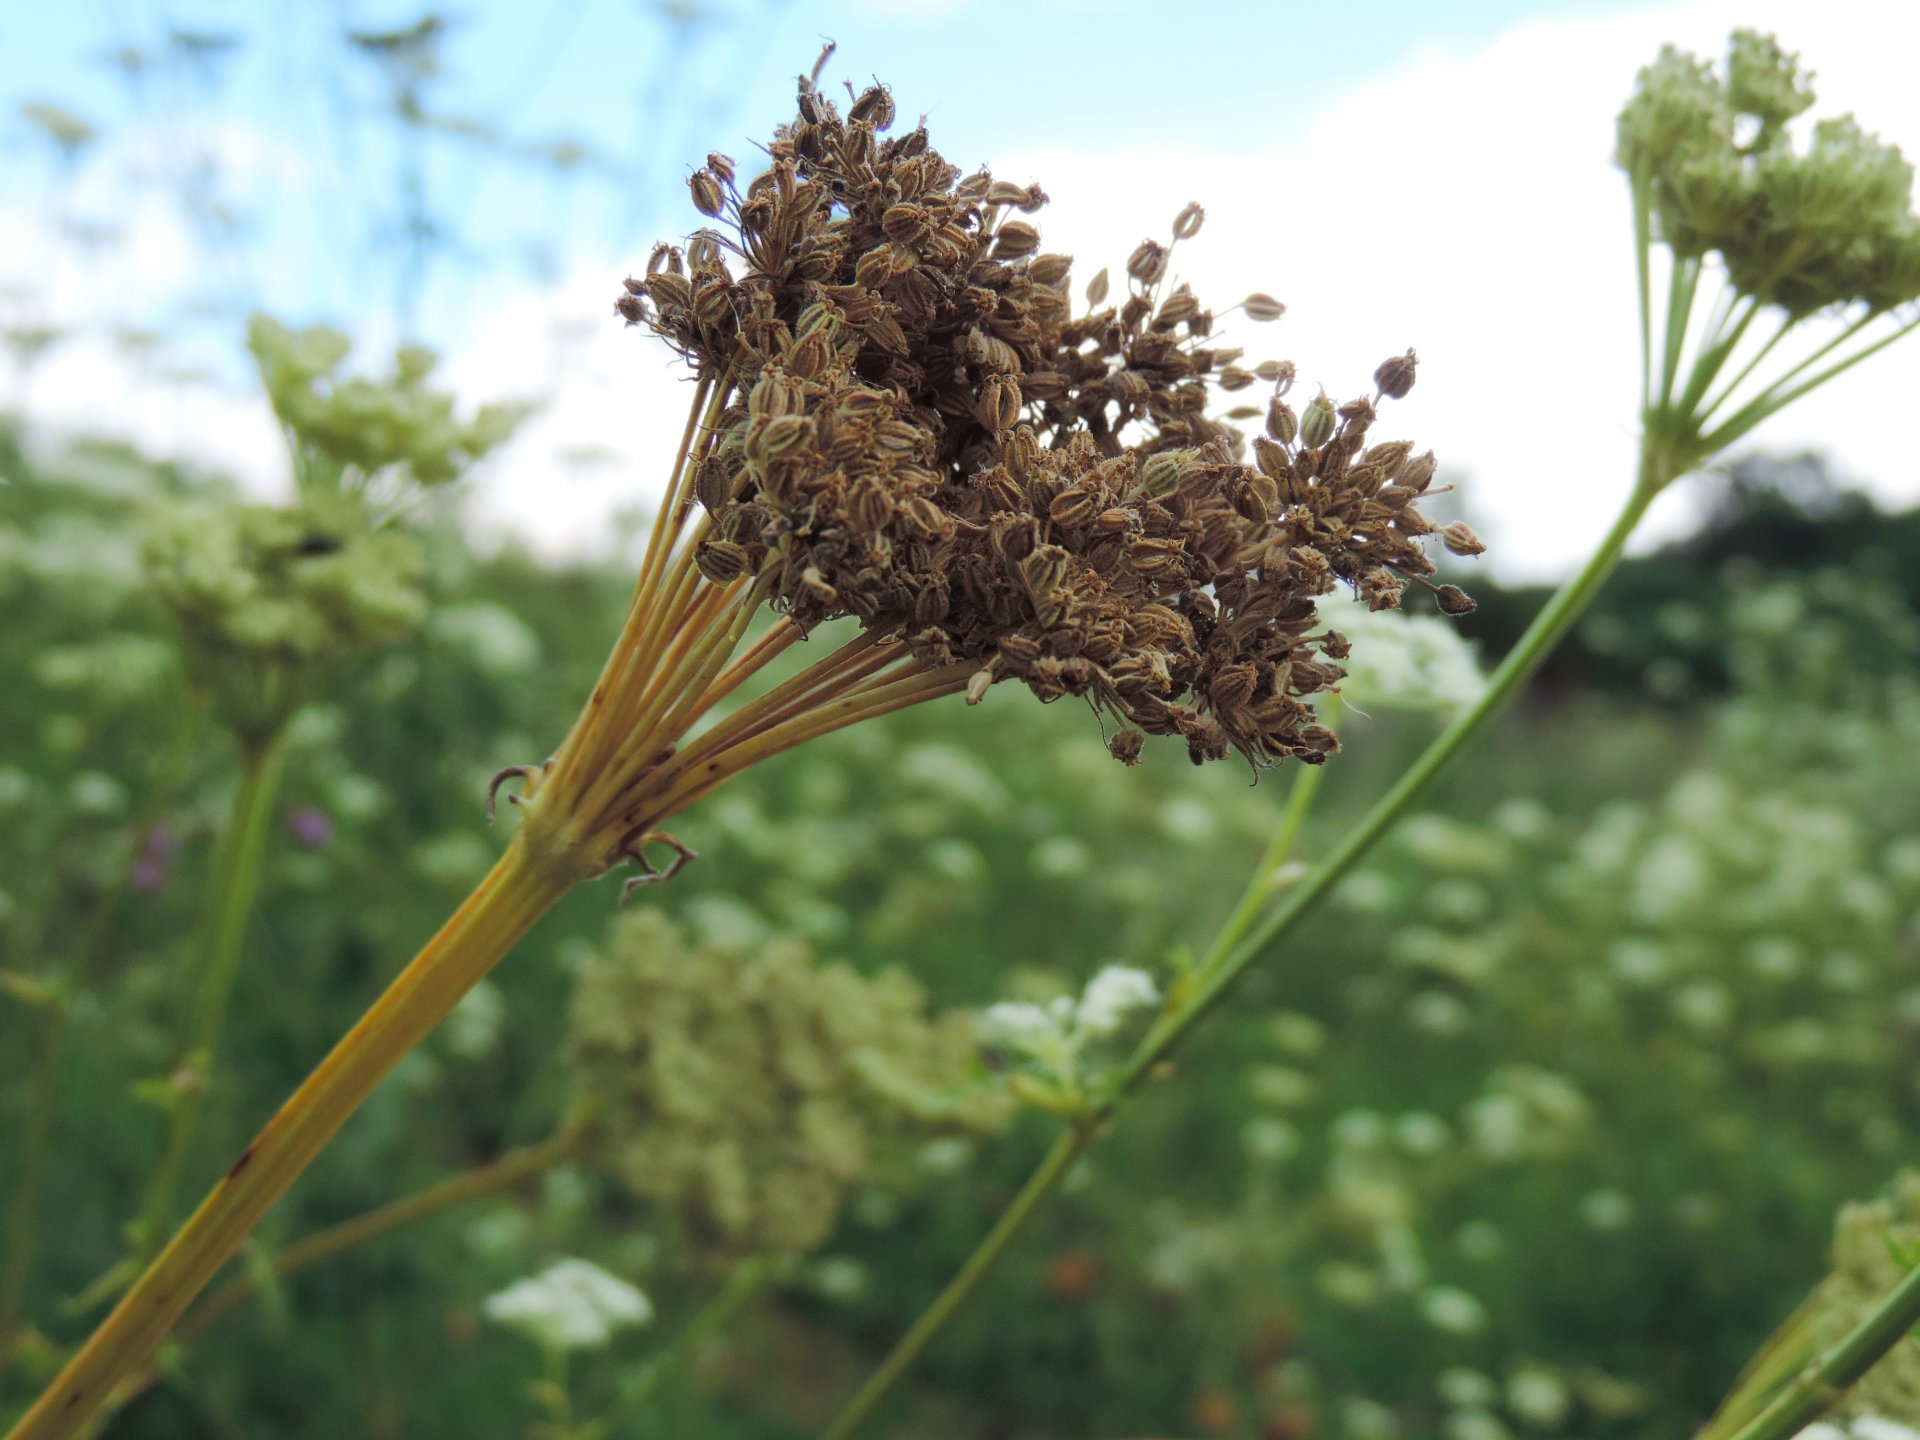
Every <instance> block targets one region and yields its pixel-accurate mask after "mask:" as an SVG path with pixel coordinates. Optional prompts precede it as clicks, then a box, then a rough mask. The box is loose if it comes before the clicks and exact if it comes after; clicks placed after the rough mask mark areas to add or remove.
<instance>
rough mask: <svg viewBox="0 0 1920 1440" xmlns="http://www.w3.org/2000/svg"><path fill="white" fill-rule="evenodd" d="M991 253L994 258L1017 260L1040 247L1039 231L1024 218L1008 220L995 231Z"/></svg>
mask: <svg viewBox="0 0 1920 1440" xmlns="http://www.w3.org/2000/svg"><path fill="white" fill-rule="evenodd" d="M995 233H996V234H997V235H998V237H999V238H998V239H997V240H995V241H994V245H993V255H994V258H995V259H996V260H1018V259H1019V258H1020V257H1021V256H1023V255H1031V254H1033V252H1034V251H1036V250H1038V249H1039V248H1040V232H1039V231H1038V230H1036V229H1034V228H1033V226H1031V225H1029V224H1027V222H1026V221H1024V220H1009V221H1007V222H1006V224H1004V225H1002V226H1001V227H1000V228H999V230H998V231H996V232H995Z"/></svg>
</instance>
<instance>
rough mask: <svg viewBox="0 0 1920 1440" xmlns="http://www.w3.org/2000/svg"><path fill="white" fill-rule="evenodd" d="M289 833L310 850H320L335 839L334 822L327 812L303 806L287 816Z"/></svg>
mask: <svg viewBox="0 0 1920 1440" xmlns="http://www.w3.org/2000/svg"><path fill="white" fill-rule="evenodd" d="M287 831H288V833H289V834H291V835H292V836H293V838H294V839H295V840H297V841H299V843H300V844H302V845H304V846H306V847H307V848H308V849H309V850H318V849H321V848H322V847H323V846H325V845H326V843H327V842H328V841H329V840H331V839H332V838H333V821H331V820H329V819H328V818H327V815H326V812H325V811H323V810H318V809H315V808H314V807H313V806H311V805H302V806H301V807H300V808H299V809H297V810H295V811H294V812H293V813H292V814H291V815H289V816H287Z"/></svg>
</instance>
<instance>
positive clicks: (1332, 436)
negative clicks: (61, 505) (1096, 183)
mask: <svg viewBox="0 0 1920 1440" xmlns="http://www.w3.org/2000/svg"><path fill="white" fill-rule="evenodd" d="M816 73H817V72H816ZM893 118H894V103H893V100H892V97H891V96H890V95H889V94H888V92H887V91H886V90H885V89H884V88H882V87H880V86H875V87H873V88H871V89H869V90H867V91H866V92H865V93H863V94H861V95H859V96H858V97H857V98H854V99H853V100H852V102H851V104H850V106H849V108H848V111H847V114H846V116H845V117H844V118H842V116H841V114H840V113H839V111H838V110H837V109H836V107H835V106H834V105H833V104H832V103H831V102H830V101H829V100H828V99H827V98H826V97H825V96H824V95H823V94H821V93H820V92H819V91H818V90H817V89H816V88H815V85H814V81H813V80H812V79H811V78H804V77H803V79H802V80H801V83H800V91H799V114H798V117H797V118H796V119H795V120H794V121H793V122H792V123H790V124H788V125H786V126H784V127H782V128H781V130H780V131H779V132H778V134H777V135H776V137H775V139H774V142H773V144H772V146H771V147H770V150H769V154H770V157H771V163H770V164H769V166H768V167H767V169H766V170H765V171H763V172H762V173H761V174H760V175H758V176H756V177H755V178H754V179H752V180H751V181H750V182H748V183H747V184H746V185H745V187H744V189H742V188H740V187H739V185H738V184H737V183H736V172H735V167H734V165H733V162H732V161H730V160H728V159H727V158H726V157H724V156H721V155H713V156H709V157H708V162H707V164H706V166H705V167H704V168H702V169H701V170H699V171H698V172H697V173H695V175H694V176H693V177H692V181H691V185H692V191H693V198H694V202H695V204H696V206H697V207H698V208H699V209H700V210H701V211H702V212H703V213H705V214H707V215H708V216H710V217H712V218H714V219H715V220H716V221H718V222H720V224H721V226H723V227H724V228H721V229H707V230H702V231H700V232H698V233H696V234H695V235H694V236H693V237H692V239H691V241H690V242H689V244H688V245H687V246H686V248H685V250H684V251H682V250H679V249H674V248H670V247H665V246H663V247H660V248H659V249H658V250H656V252H655V254H654V257H653V260H652V262H651V264H650V265H649V268H648V273H647V274H646V275H645V276H644V277H642V278H638V279H633V280H629V281H628V282H627V293H626V294H624V295H623V296H622V297H621V298H620V301H619V304H618V307H617V308H618V309H619V311H620V313H621V314H623V315H624V316H625V317H626V318H627V319H628V320H629V322H631V323H635V324H645V325H648V326H650V327H651V328H652V329H654V330H655V331H656V332H657V333H659V334H660V335H662V336H663V337H665V338H666V339H668V340H669V341H670V342H671V343H672V344H674V345H675V346H676V347H677V348H678V349H679V350H680V351H681V352H682V354H683V355H684V356H685V357H686V359H687V360H688V361H689V362H690V364H691V365H692V366H693V368H694V370H695V373H696V375H698V376H700V377H701V378H703V379H706V380H709V381H711V382H713V383H714V384H715V385H716V386H717V387H718V390H719V393H721V394H723V395H725V396H726V401H727V403H726V404H725V405H724V407H723V408H722V410H721V411H720V413H719V415H718V421H717V433H716V435H715V436H714V440H713V443H712V444H711V445H710V446H709V447H708V448H707V450H706V452H705V453H704V454H702V455H700V456H698V457H697V458H696V460H695V461H694V462H693V463H694V465H695V466H696V469H695V472H694V475H693V478H692V484H691V486H690V492H691V495H692V496H693V497H694V498H696V499H697V500H698V502H699V504H700V505H701V506H702V507H704V510H705V512H706V517H707V518H706V524H705V526H704V528H703V530H702V531H701V532H699V533H698V536H697V539H696V542H695V543H696V544H697V551H696V556H697V560H698V564H699V566H700V569H701V571H702V572H703V573H704V575H705V576H706V577H707V578H708V579H709V580H710V581H713V582H715V583H727V582H731V581H734V580H736V579H738V578H740V577H742V576H746V577H751V578H752V579H753V580H754V582H755V583H756V585H757V586H758V587H759V588H758V590H757V593H758V594H760V595H764V596H765V598H767V599H768V600H769V601H770V603H771V604H772V605H773V606H774V607H775V608H776V609H778V610H781V611H783V612H785V613H787V614H789V615H790V616H792V617H793V619H794V620H795V622H796V623H798V624H799V625H801V626H802V627H803V628H811V627H813V626H815V625H818V624H820V623H822V622H824V621H827V620H832V619H836V618H840V617H843V616H849V615H851V616H856V617H858V618H859V620H860V621H861V622H862V623H863V624H864V625H865V626H866V627H867V628H868V629H869V630H874V631H881V632H885V633H887V634H889V635H892V636H895V637H897V638H898V640H899V641H901V642H902V643H904V644H905V645H906V646H907V647H909V648H910V650H911V653H912V655H913V656H914V657H915V658H916V659H917V660H918V661H919V662H921V663H922V664H923V665H925V666H928V667H951V666H955V665H970V666H972V667H973V670H972V681H971V683H970V684H969V686H968V690H967V694H968V698H969V700H978V699H979V698H980V697H981V695H982V694H984V692H985V690H986V688H987V687H988V686H989V685H991V684H992V683H993V682H994V681H996V680H999V679H1003V678H1017V679H1019V680H1020V681H1022V682H1024V683H1025V684H1026V685H1027V686H1028V688H1029V689H1031V690H1032V691H1033V693H1034V694H1035V695H1037V696H1038V697H1039V698H1040V699H1041V700H1043V701H1051V700H1055V699H1058V698H1059V697H1061V696H1063V695H1074V696H1080V697H1084V698H1085V699H1087V700H1088V701H1090V702H1091V703H1092V704H1093V705H1094V706H1095V707H1096V708H1097V709H1099V710H1100V711H1102V712H1104V713H1107V714H1109V715H1112V716H1113V717H1115V718H1116V719H1117V720H1119V721H1120V722H1121V725H1122V728H1121V729H1120V731H1119V733H1118V734H1117V735H1116V736H1115V737H1114V738H1113V740H1112V742H1111V744H1112V748H1113V751H1114V753H1115V754H1116V755H1117V756H1119V757H1120V758H1121V759H1123V760H1125V761H1127V762H1129V763H1131V762H1132V761H1133V760H1134V759H1136V758H1137V757H1138V755H1139V752H1140V748H1141V744H1142V732H1145V733H1148V734H1162V735H1176V734H1177V735H1179V736H1182V737H1183V738H1184V739H1185V740H1186V742H1187V748H1188V752H1189V754H1190V755H1191V756H1192V758H1193V759H1194V760H1195V761H1196V762H1199V761H1203V760H1209V759H1217V758H1220V757H1222V756H1224V755H1225V754H1226V753H1227V752H1228V751H1229V750H1230V749H1237V750H1238V751H1240V753H1241V754H1243V755H1244V756H1246V757H1247V758H1248V759H1249V760H1250V761H1251V762H1252V763H1253V764H1254V765H1255V766H1261V765H1265V764H1269V763H1272V762H1273V761H1275V760H1277V759H1280V758H1282V757H1285V756H1289V755H1291V756H1296V757H1298V758H1301V759H1304V760H1307V761H1318V760H1320V759H1322V758H1324V756H1325V755H1326V754H1327V753H1328V752H1329V751H1330V750H1332V749H1333V748H1334V745H1335V741H1334V737H1333V736H1332V734H1331V733H1330V732H1329V731H1327V730H1326V729H1325V728H1324V727H1321V726H1319V725H1317V724H1316V723H1314V718H1313V712H1312V710H1311V709H1310V708H1309V707H1308V706H1307V705H1306V704H1305V703H1303V702H1304V700H1305V698H1306V697H1308V696H1310V695H1313V694H1314V693H1316V692H1318V691H1322V690H1326V689H1328V688H1330V687H1332V686H1334V685H1336V684H1337V683H1338V681H1339V679H1340V677H1341V675H1342V673H1343V672H1342V671H1341V669H1340V668H1339V665H1338V664H1337V663H1336V662H1338V661H1339V660H1340V659H1342V658H1343V657H1344V656H1345V654H1346V653H1347V642H1346V641H1345V639H1344V638H1343V637H1342V636H1341V635H1340V634H1339V633H1338V631H1336V630H1332V629H1329V628H1327V627H1325V626H1324V625H1322V624H1321V623H1320V622H1319V621H1318V620H1317V618H1316V612H1315V607H1314V603H1313V602H1314V600H1315V597H1317V596H1320V595H1322V594H1325V593H1327V592H1329V591H1331V590H1333V589H1334V588H1335V586H1336V584H1338V583H1341V582H1345V583H1346V584H1348V585H1351V586H1352V587H1353V588H1354V589H1355V590H1356V591H1357V592H1358V594H1359V595H1360V596H1361V598H1362V599H1364V600H1365V601H1366V603H1367V604H1368V605H1369V606H1371V607H1373V608H1375V609H1381V608H1388V607H1391V606H1393V605H1396V604H1397V603H1398V601H1399V598H1400V595H1401V591H1402V589H1403V587H1404V585H1405V583H1406V582H1407V581H1408V580H1409V579H1412V580H1417V581H1420V582H1421V583H1428V582H1426V580H1425V577H1426V576H1428V575H1430V574H1431V573H1432V572H1433V569H1434V566H1433V562H1432V561H1431V560H1430V559H1429V558H1428V556H1427V555H1426V553H1425V550H1424V549H1423V547H1422V544H1421V541H1422V539H1423V537H1425V536H1427V535H1429V534H1430V533H1432V532H1433V530H1434V526H1433V525H1432V523H1431V522H1430V521H1428V520H1427V519H1426V518H1425V517H1424V516H1423V515H1422V514H1421V513H1420V511H1419V509H1418V502H1419V500H1420V497H1421V495H1422V494H1423V492H1425V491H1426V490H1427V488H1428V486H1429V484H1430V482H1431V481H1432V478H1433V473H1434V460H1433V456H1432V455H1431V454H1430V453H1429V454H1424V455H1419V456H1415V455H1414V453H1413V448H1412V446H1411V445H1409V444H1408V443H1406V442H1404V441H1392V442H1388V443H1384V444H1369V443H1368V438H1367V437H1368V431H1369V428H1370V427H1371V426H1372V424H1373V423H1374V420H1375V413H1376V412H1375V405H1376V403H1377V402H1378V401H1379V400H1380V399H1381V398H1382V397H1390V398H1398V397H1400V396H1402V395H1404V394H1406V392H1407V391H1408V389H1409V388H1411V386H1412V384H1413V379H1414V371H1415V358H1414V355H1413V353H1412V352H1411V351H1409V352H1408V353H1407V354H1406V355H1404V356H1399V357H1395V358H1394V359H1391V360H1389V361H1387V362H1386V363H1385V364H1384V365H1382V366H1381V367H1380V369H1379V370H1378V371H1377V372H1376V374H1375V377H1374V379H1375V385H1376V391H1375V394H1374V395H1373V396H1371V397H1362V398H1358V399H1355V400H1353V401H1351V402H1349V403H1347V404H1345V405H1340V406H1338V407H1336V406H1335V405H1334V404H1333V403H1332V402H1331V401H1329V400H1328V399H1327V398H1326V397H1325V395H1324V394H1322V395H1321V396H1319V397H1318V398H1316V399H1315V400H1313V401H1312V402H1311V403H1310V404H1309V405H1307V406H1306V407H1304V410H1303V411H1301V412H1298V413H1297V412H1296V411H1295V410H1294V409H1293V408H1292V407H1291V406H1290V405H1289V403H1288V401H1287V398H1286V397H1287V395H1288V393H1289V391H1290V389H1291V386H1292V384H1293V379H1294V371H1293V367H1292V366H1291V365H1290V364H1282V363H1273V362H1269V363H1266V364H1263V365H1260V366H1257V367H1255V368H1252V369H1245V368H1242V367H1241V366H1240V365H1239V364H1238V363H1237V362H1238V360H1239V358H1240V354H1241V352H1240V351H1239V350H1238V349H1231V348H1225V347H1220V346H1216V345H1214V344H1212V343H1211V340H1210V337H1211V335H1212V333H1213V329H1214V325H1215V319H1216V317H1215V315H1214V313H1213V312H1212V311H1210V310H1208V309H1206V308H1205V307H1204V306H1203V305H1202V304H1201V302H1200V301H1199V299H1198V298H1197V297H1196V296H1195V295H1194V294H1193V292H1192V291H1191V290H1190V289H1189V288H1188V287H1187V286H1185V285H1182V284H1171V276H1170V269H1169V266H1170V258H1171V255H1172V252H1173V249H1174V247H1175V246H1176V245H1177V244H1178V243H1179V242H1181V241H1183V240H1186V239H1190V238H1191V237H1192V236H1193V235H1194V234H1195V233H1197V231H1198V230H1199V228H1200V226H1201V223H1202V220H1203V215H1202V212H1201V211H1200V209H1199V207H1198V206H1189V207H1188V208H1187V209H1186V210H1185V211H1183V212H1182V213H1181V215H1180V216H1179V217H1178V218H1177V219H1176V220H1175V222H1174V226H1173V233H1172V236H1171V239H1170V242H1169V243H1166V244H1162V243H1160V242H1158V241H1153V240H1149V241H1145V242H1143V243H1142V244H1141V245H1140V246H1139V247H1138V248H1137V249H1136V250H1135V251H1134V252H1133V254H1132V256H1131V257H1130V258H1129V260H1128V262H1127V266H1126V273H1127V279H1126V287H1125V288H1126V293H1125V295H1124V298H1122V299H1120V300H1119V301H1118V303H1108V293H1107V292H1108V288H1109V286H1108V279H1107V276H1106V273H1105V272H1104V271H1103V272H1101V274H1100V275H1099V276H1098V277H1096V278H1095V280H1094V281H1093V283H1092V284H1091V285H1089V286H1088V287H1087V305H1088V308H1087V310H1086V311H1085V312H1083V313H1081V314H1078V315H1076V314H1075V313H1074V310H1075V306H1074V304H1073V302H1072V300H1071V298H1070V295H1069V290H1068V275H1069V270H1070V265H1071V262H1070V260H1069V259H1068V257H1066V256H1064V255H1056V254H1048V253H1044V252H1042V251H1041V249H1040V236H1039V233H1038V231H1037V230H1036V229H1035V228H1034V226H1033V225H1032V224H1031V223H1030V222H1029V221H1028V220H1027V219H1025V218H1022V217H1024V216H1027V215H1030V214H1031V213H1033V212H1034V211H1035V210H1037V209H1038V208H1039V207H1040V206H1041V205H1042V204H1043V203H1044V201H1045V199H1046V197H1045V195H1044V194H1043V193H1042V192H1041V191H1040V189H1039V188H1038V187H1037V186H1022V185H1015V184H1010V183H1007V182H1005V181H999V180H995V179H994V178H993V177H992V176H991V175H990V174H988V173H986V172H985V171H982V172H979V173H976V174H973V175H970V176H966V177H964V178H963V177H962V176H961V174H960V172H959V170H958V169H956V168H955V167H954V166H953V165H951V164H949V163H948V162H947V161H946V160H944V159H943V158H942V157H941V156H940V155H939V154H938V153H937V152H935V151H934V150H932V149H931V148H929V146H928V142H927V134H926V130H925V128H924V126H920V127H916V128H915V129H913V130H912V131H910V132H908V133H906V134H903V135H898V136H895V137H893V138H883V134H884V132H885V131H886V130H887V129H888V128H889V126H890V125H891V122H892V120H893ZM1236 308H1237V309H1239V310H1242V311H1244V313H1245V314H1246V316H1247V317H1248V318H1250V319H1254V320H1271V319H1275V318H1278V316H1279V315H1280V313H1281V311H1282V308H1283V307H1281V306H1280V305H1279V303H1278V302H1277V301H1274V300H1272V299H1271V298H1270V297H1268V296H1264V295H1255V296H1251V297H1249V298H1248V299H1247V300H1246V301H1245V302H1243V304H1242V305H1241V306H1239V307H1236ZM1261 382H1264V383H1265V384H1266V385H1268V386H1269V387H1271V392H1272V393H1271V396H1270V398H1269V400H1268V402H1267V404H1266V406H1265V408H1264V412H1263V410H1262V409H1261V408H1260V407H1259V406H1247V407H1242V408H1240V409H1237V410H1234V411H1231V412H1229V414H1228V415H1227V417H1225V418H1216V416H1215V415H1213V414H1211V413H1210V408H1211V407H1212V406H1213V404H1214V401H1215V399H1216V396H1217V393H1218V392H1235V391H1239V390H1244V389H1247V388H1249V387H1251V386H1253V385H1255V384H1256V383H1261ZM1263 413H1264V419H1265V433H1264V434H1263V435H1261V436H1260V437H1258V438H1257V439H1256V440H1255V441H1254V442H1253V444H1252V446H1251V454H1250V455H1249V454H1248V446H1247V444H1246V441H1245V438H1244V437H1243V436H1242V434H1241V433H1240V431H1239V429H1238V428H1237V426H1236V425H1235V424H1234V423H1233V422H1234V421H1235V420H1239V419H1252V418H1257V417H1260V416H1262V415H1263ZM1456 532H1458V533H1456ZM1442 539H1443V540H1444V541H1445V543H1447V544H1448V545H1449V546H1451V547H1452V548H1455V549H1457V550H1459V551H1461V553H1473V552H1475V551H1477V550H1478V549H1479V544H1478V542H1477V541H1476V540H1474V538H1473V537H1472V534H1471V532H1470V531H1466V530H1465V528H1464V527H1449V529H1448V531H1447V532H1445V533H1443V535H1442ZM1430 588H1435V587H1430ZM1436 593H1437V595H1438V597H1439V600H1440V604H1441V608H1442V609H1443V610H1447V611H1448V612H1449V613H1459V612H1461V611H1464V610H1466V609H1470V608H1471V602H1470V601H1468V600H1467V598H1466V597H1465V595H1463V594H1462V593H1461V592H1460V591H1459V590H1457V589H1456V588H1454V587H1452V586H1444V587H1437V588H1436Z"/></svg>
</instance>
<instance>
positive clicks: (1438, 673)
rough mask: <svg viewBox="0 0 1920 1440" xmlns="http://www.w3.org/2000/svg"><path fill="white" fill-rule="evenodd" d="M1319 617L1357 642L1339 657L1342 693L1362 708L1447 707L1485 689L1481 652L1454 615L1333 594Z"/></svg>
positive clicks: (1468, 702)
mask: <svg viewBox="0 0 1920 1440" xmlns="http://www.w3.org/2000/svg"><path fill="white" fill-rule="evenodd" d="M1320 619H1321V622H1322V623H1323V624H1326V625H1330V626H1332V627H1333V628H1334V629H1336V630H1338V631H1339V632H1340V633H1341V634H1342V635H1345V636H1346V637H1347V638H1348V639H1349V640H1351V641H1352V642H1353V654H1352V655H1350V656H1349V657H1348V658H1347V659H1345V660H1343V661H1341V662H1340V663H1341V664H1342V665H1344V666H1345V667H1346V671H1347V678H1346V679H1345V680H1343V681H1341V682H1340V696H1341V699H1343V700H1344V701H1345V702H1346V703H1347V704H1349V705H1351V706H1353V707H1354V708H1355V709H1357V710H1360V711H1363V712H1364V711H1370V710H1437V711H1441V712H1443V713H1444V712H1447V711H1451V710H1455V709H1462V708H1464V707H1466V706H1468V705H1471V704H1473V702H1474V701H1476V700H1478V699H1479V698H1480V696H1481V695H1482V694H1483V693H1485V691H1486V688H1487V681H1486V676H1485V675H1483V674H1482V673H1481V671H1480V661H1479V658H1478V656H1476V655H1475V653H1474V650H1473V647H1472V646H1471V645H1470V644H1468V643H1467V641H1465V640H1464V639H1462V638H1461V636H1460V631H1459V630H1458V629H1457V628H1456V627H1455V626H1454V625H1453V624H1452V622H1450V621H1447V620H1443V619H1441V618H1440V617H1438V616H1436V615H1410V614H1408V613H1406V612H1405V611H1401V610H1369V609H1367V608H1366V606H1364V605H1357V604H1353V603H1351V602H1348V601H1343V600H1334V599H1325V600H1322V601H1321V602H1320Z"/></svg>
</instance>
